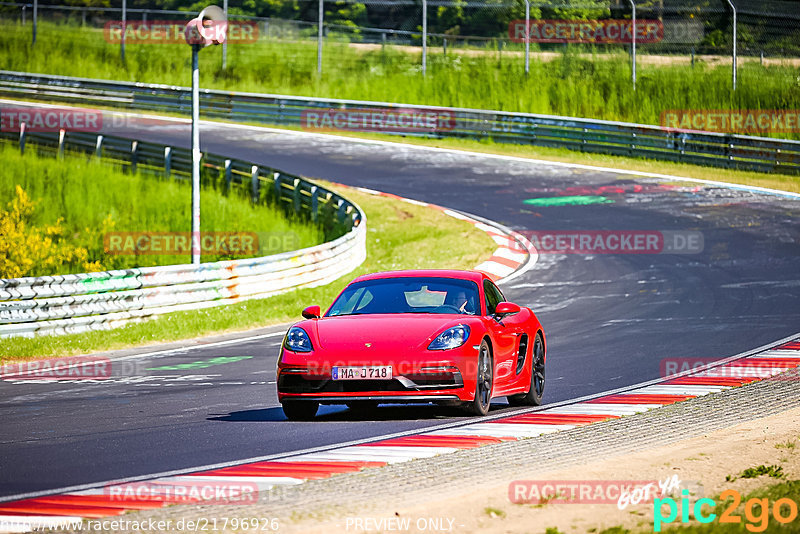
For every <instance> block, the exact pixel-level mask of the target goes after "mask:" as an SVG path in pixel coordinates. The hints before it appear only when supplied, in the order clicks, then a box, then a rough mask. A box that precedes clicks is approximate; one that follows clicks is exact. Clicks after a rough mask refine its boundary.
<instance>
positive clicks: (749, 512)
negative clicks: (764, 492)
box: [653, 489, 797, 532]
mask: <svg viewBox="0 0 800 534" xmlns="http://www.w3.org/2000/svg"><path fill="white" fill-rule="evenodd" d="M681 495H682V498H681V500H680V505H679V504H678V503H677V502H676V501H675V499H673V498H671V497H665V498H663V499H658V498H656V499H654V500H653V532H661V526H662V525H664V524H667V523H672V522H673V521H675V520H676V519H677V518H678V512H680V515H681V519H680V520H681V523H688V522H689V521H690V518H691V516H694V519H695V520H697V521H698V522H700V523H711V522H713V521H714V520H716V519H717V514H716V513H714V512H713V510H714V508H716V507H717V503H716V502H715V501H714V500H713V499H698V500H697V501H695V503H694V505H692V504H691V503H690V502H689V497H688V495H689V490H683V491H682V492H681ZM719 498H720V500H722V501H723V503H722V504H723V505H726V508H725V510H724V511H723V512H722V513H721V514H720V515H719V523H736V524H741V523H742V516H741V515H739V514H737V513H735V511H736V509H737V508H738V507H739V505H740V504H741V502H742V496H741V495H740V494H739V492H738V491H736V490H731V489H729V490H725V491H723V492H722V493H720V494H719ZM729 499H730V500H731V501H730V502H728V500H729ZM665 507H666V508H667V510H668V512H667V515H666V516H664V508H665ZM770 512H771V513H772V517H773V518H774V519H775V521H777V522H778V523H780V524H782V525H786V524H788V523H791V522H792V521H794V520H795V519H797V503H796V502H794V501H793V500H792V499H789V498H788V497H783V498H781V499H778V500H776V501H775V502H774V503H772V507H770V502H769V499H767V498H761V499H757V498H752V499H749V500H748V501H747V502H746V503H744V517H745V520H746V521H745V528H746V529H747V530H748V531H750V532H764V531H765V530H766V529H767V526H768V525H769V516H770Z"/></svg>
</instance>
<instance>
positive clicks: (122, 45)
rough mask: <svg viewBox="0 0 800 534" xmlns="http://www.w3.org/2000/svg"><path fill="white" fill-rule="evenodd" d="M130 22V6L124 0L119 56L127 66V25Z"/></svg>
mask: <svg viewBox="0 0 800 534" xmlns="http://www.w3.org/2000/svg"><path fill="white" fill-rule="evenodd" d="M127 22H128V4H127V3H126V1H125V0H122V39H120V40H119V56H120V58H122V63H123V64H125V29H126V28H125V24H126V23H127Z"/></svg>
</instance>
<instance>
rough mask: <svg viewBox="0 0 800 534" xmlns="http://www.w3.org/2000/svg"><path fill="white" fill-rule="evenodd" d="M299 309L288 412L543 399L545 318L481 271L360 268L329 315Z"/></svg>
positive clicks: (283, 369) (305, 414) (286, 378)
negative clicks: (334, 406) (507, 295)
mask: <svg viewBox="0 0 800 534" xmlns="http://www.w3.org/2000/svg"><path fill="white" fill-rule="evenodd" d="M303 317H305V319H306V320H304V321H301V322H299V323H297V324H295V325H294V326H292V327H291V328H289V331H288V332H287V333H286V337H285V338H284V340H283V345H282V347H281V354H280V358H278V381H277V382H278V399H279V400H280V402H281V404H282V406H283V411H284V413H285V414H286V417H288V418H289V419H293V420H294V419H299V420H302V419H310V418H312V417H314V416H315V415H316V413H317V409H318V407H319V405H320V404H347V405H348V406H349V407H350V408H351V409H353V410H358V409H364V408H369V407H371V406H376V405H377V404H378V403H379V402H383V403H387V402H390V403H396V402H436V403H443V404H453V403H458V404H461V405H463V406H464V407H465V408H467V409H468V411H469V412H471V413H473V414H475V415H485V414H486V413H487V412H488V411H489V404H490V402H491V400H492V398H494V397H507V398H508V400H509V402H510V403H512V404H515V405H522V404H528V405H539V404H541V402H542V393H543V391H544V366H545V336H544V331H543V330H542V326H541V324H539V320H538V319H537V318H536V315H535V314H534V313H533V311H531V310H530V308H525V307H521V306H518V305H516V304H512V303H510V302H506V299H505V297H504V296H503V293H502V292H501V291H500V290H499V289H498V288H497V286H496V285H495V284H494V283H493V282H492V280H491V279H490V278H489V277H487V276H486V275H485V274H483V273H479V272H471V271H436V270H427V271H395V272H384V273H375V274H368V275H364V276H359V277H358V278H356V279H355V280H353V281H352V282H351V283H350V284H349V285H348V286H347V287H345V288H344V290H343V291H342V292H341V293H340V294H339V296H338V297H337V298H336V300H335V301H334V302H333V304H332V305H331V307H330V308H328V311H327V312H325V315H324V316H321V314H320V308H319V306H310V307H308V308H306V309H305V310H303Z"/></svg>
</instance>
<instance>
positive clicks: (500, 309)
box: [494, 302, 520, 319]
mask: <svg viewBox="0 0 800 534" xmlns="http://www.w3.org/2000/svg"><path fill="white" fill-rule="evenodd" d="M519 310H520V308H519V306H517V305H516V304H514V303H513V302H501V303H499V304H498V305H497V307H496V308H495V309H494V316H495V318H496V319H502V318H503V317H505V316H506V315H514V314H515V313H519Z"/></svg>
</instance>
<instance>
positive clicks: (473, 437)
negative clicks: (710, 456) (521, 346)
mask: <svg viewBox="0 0 800 534" xmlns="http://www.w3.org/2000/svg"><path fill="white" fill-rule="evenodd" d="M790 339H791V341H785V340H784V341H783V342H780V344H779V345H777V346H774V347H771V348H767V349H761V350H758V349H757V350H756V351H751V352H750V353H745V354H744V355H740V356H733V357H731V358H728V359H726V360H722V361H721V362H716V363H713V364H709V365H705V366H703V367H699V368H697V369H691V370H688V371H684V372H682V373H677V374H674V375H671V376H669V377H666V378H665V379H661V380H655V381H652V382H648V383H644V384H641V385H639V386H634V387H632V388H629V389H624V390H615V391H611V392H606V393H603V394H600V395H599V396H594V397H589V398H586V399H582V400H578V401H577V402H572V403H569V404H568V403H564V404H563V405H556V406H553V407H550V408H544V409H536V411H528V412H526V413H521V414H516V415H510V416H500V417H498V418H496V419H491V420H486V419H484V420H482V422H478V423H471V424H466V425H461V426H451V427H448V428H442V429H438V430H433V431H426V432H421V433H418V434H410V435H403V436H400V437H392V438H388V439H379V440H377V441H374V442H368V443H363V444H362V443H360V444H357V445H349V446H343V447H340V448H333V449H329V450H323V451H317V452H308V453H302V454H297V455H294V456H288V457H284V458H280V459H275V460H268V461H256V462H251V463H246V464H241V465H233V466H229V467H221V468H218V469H211V470H206V471H200V472H196V473H189V474H181V475H176V476H165V477H161V478H156V479H153V480H148V481H144V482H141V481H140V482H132V483H124V484H116V485H107V486H105V487H102V488H96V489H89V490H84V491H72V492H67V493H62V494H59V495H50V496H45V497H35V498H30V499H25V500H19V501H13V502H6V503H0V530H2V531H12V532H27V531H29V530H32V529H34V528H42V527H46V526H50V527H58V526H64V525H69V524H70V523H74V522H75V521H80V520H81V519H82V518H83V519H97V518H103V517H110V516H118V515H121V514H123V513H125V512H128V511H134V510H147V509H152V508H160V507H162V506H167V505H171V504H187V503H196V504H202V503H204V502H205V503H206V504H207V503H208V501H204V499H203V496H202V495H201V494H199V493H198V494H197V495H195V494H193V493H192V492H191V488H198V487H204V488H212V489H213V488H230V487H231V486H244V485H249V486H250V487H252V488H257V490H258V491H266V490H268V489H271V488H274V487H279V486H289V485H297V484H302V483H303V482H305V481H306V480H314V479H322V478H328V477H331V476H334V475H336V474H339V473H348V472H354V471H360V470H362V469H368V468H372V467H382V466H385V465H388V464H395V463H401V462H408V461H411V460H415V459H417V458H429V457H432V456H437V455H440V454H447V453H451V452H454V451H457V450H460V449H471V448H475V447H482V446H484V445H490V444H493V443H500V442H503V441H515V440H519V439H525V438H532V437H536V436H540V435H542V434H547V433H551V432H558V431H560V430H567V429H571V428H575V427H577V426H582V425H588V424H591V423H595V422H598V421H606V420H609V419H616V418H619V417H623V416H626V415H632V414H635V413H639V412H644V411H647V410H651V409H656V408H660V407H662V406H665V405H668V404H673V403H676V402H682V401H684V400H687V399H691V398H695V397H700V396H703V395H709V394H712V393H717V392H719V391H723V390H726V389H729V388H732V387H738V386H742V385H744V384H748V383H751V382H757V381H759V380H763V379H767V378H770V377H773V376H775V375H778V374H780V373H783V372H784V371H787V370H790V369H794V368H797V367H800V336H797V335H795V336H792V338H790ZM778 379H780V378H778ZM786 379H787V380H800V378H798V377H787V378H786ZM142 484H145V485H147V487H148V491H147V492H146V494H144V495H142V494H138V493H137V492H136V491H135V488H136V487H137V486H139V485H142ZM159 487H161V488H164V491H162V492H159V491H154V490H153V488H159ZM132 488H134V489H133V490H132ZM176 488H184V491H182V492H179V491H177V489H176ZM186 488H189V491H187V490H186Z"/></svg>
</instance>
